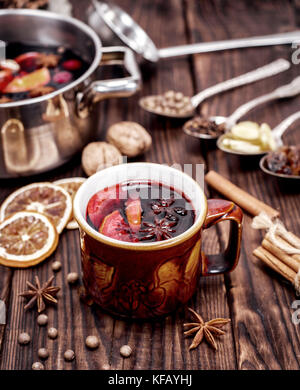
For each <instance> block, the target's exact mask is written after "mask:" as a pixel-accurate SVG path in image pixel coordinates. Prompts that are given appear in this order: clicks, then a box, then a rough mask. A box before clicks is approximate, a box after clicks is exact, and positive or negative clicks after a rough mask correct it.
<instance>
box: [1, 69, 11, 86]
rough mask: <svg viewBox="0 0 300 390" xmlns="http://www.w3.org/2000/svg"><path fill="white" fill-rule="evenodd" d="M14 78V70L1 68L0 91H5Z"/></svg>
mask: <svg viewBox="0 0 300 390" xmlns="http://www.w3.org/2000/svg"><path fill="white" fill-rule="evenodd" d="M13 78H14V76H13V74H12V71H10V70H0V91H3V89H5V87H6V86H7V85H8V84H9V83H10V82H11V80H12V79H13Z"/></svg>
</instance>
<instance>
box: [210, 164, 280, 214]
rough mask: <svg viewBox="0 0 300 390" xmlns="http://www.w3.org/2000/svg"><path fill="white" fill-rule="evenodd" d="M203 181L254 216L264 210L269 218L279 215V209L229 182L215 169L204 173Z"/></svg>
mask: <svg viewBox="0 0 300 390" xmlns="http://www.w3.org/2000/svg"><path fill="white" fill-rule="evenodd" d="M205 181H206V182H207V183H208V184H209V185H210V186H211V187H212V188H214V189H215V190H217V191H218V192H220V193H221V194H222V195H224V196H225V197H226V198H227V199H230V200H232V201H233V202H235V203H236V204H238V205H239V206H240V207H241V208H243V209H244V210H246V211H248V213H250V214H252V215H255V216H256V215H258V214H259V213H260V212H262V211H264V212H265V213H266V214H268V215H269V216H270V217H271V218H273V217H278V216H279V211H277V210H275V209H273V208H272V207H270V206H268V205H267V204H265V203H264V202H262V201H260V200H258V199H256V198H255V197H254V196H252V195H250V194H249V193H248V192H246V191H244V190H242V189H241V188H239V187H238V186H236V185H235V184H233V183H231V182H230V181H229V180H227V179H225V178H224V177H223V176H221V175H219V174H218V173H217V172H215V171H209V172H208V173H207V174H206V175H205Z"/></svg>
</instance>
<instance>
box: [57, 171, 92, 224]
mask: <svg viewBox="0 0 300 390" xmlns="http://www.w3.org/2000/svg"><path fill="white" fill-rule="evenodd" d="M85 180H86V179H85V178H84V177H70V178H66V179H60V180H56V181H54V182H53V184H55V185H57V186H60V187H62V188H63V189H65V190H66V191H67V192H68V193H69V194H70V196H71V198H72V200H73V199H74V196H75V195H76V192H77V190H78V188H79V187H80V186H81V184H82V183H84V182H85ZM77 228H78V224H77V222H76V221H75V219H73V213H72V216H71V218H70V221H69V222H68V224H67V229H77Z"/></svg>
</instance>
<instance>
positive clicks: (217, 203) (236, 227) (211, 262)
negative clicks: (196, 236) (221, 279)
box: [201, 199, 243, 276]
mask: <svg viewBox="0 0 300 390" xmlns="http://www.w3.org/2000/svg"><path fill="white" fill-rule="evenodd" d="M207 207H208V211H207V216H206V220H205V222H204V225H203V228H204V229H208V228H210V227H211V226H214V225H216V224H217V223H219V222H222V221H230V232H229V239H228V244H227V248H226V250H225V252H223V253H219V254H215V255H206V254H205V253H203V252H202V268H201V275H202V276H208V275H218V274H223V273H224V272H230V271H232V270H233V269H234V268H235V267H236V265H237V263H238V259H239V255H240V248H241V239H242V220H243V213H242V210H241V209H240V208H239V207H238V206H237V205H236V204H235V203H233V202H230V201H228V200H223V199H209V200H208V201H207Z"/></svg>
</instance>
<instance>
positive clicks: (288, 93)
mask: <svg viewBox="0 0 300 390" xmlns="http://www.w3.org/2000/svg"><path fill="white" fill-rule="evenodd" d="M299 93H300V76H298V77H296V78H295V79H294V80H293V81H292V82H291V83H289V84H286V85H283V86H281V87H279V88H276V89H275V90H274V91H272V92H270V93H268V94H266V95H262V96H259V97H257V98H255V99H253V100H250V101H249V102H247V103H245V104H243V105H242V106H240V107H239V108H237V109H236V110H235V111H234V113H233V114H231V115H230V116H229V117H227V118H226V117H222V116H215V117H210V118H209V119H210V120H212V121H215V122H216V123H217V124H220V123H222V124H224V125H225V129H226V132H229V131H230V130H231V128H232V127H233V126H234V125H235V124H236V123H237V121H238V120H239V119H240V118H241V117H243V116H244V115H245V114H246V113H247V112H249V111H250V110H252V109H253V108H255V107H257V106H259V105H261V104H264V103H267V102H270V101H272V100H276V99H283V98H288V97H293V96H296V95H298V94H299ZM285 130H286V129H285ZM285 130H283V131H282V130H281V129H279V130H278V129H276V128H275V129H274V130H272V135H273V137H274V140H275V142H276V145H277V146H278V147H279V146H281V145H282V141H281V137H282V135H283V133H284V131H285ZM225 137H226V134H224V135H221V136H220V137H219V138H218V140H217V146H218V148H219V149H220V150H222V151H223V152H225V153H230V154H236V155H240V156H259V155H264V154H266V153H267V151H259V152H257V153H245V152H240V151H237V150H232V149H228V148H226V147H224V146H223V140H224V138H225Z"/></svg>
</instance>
